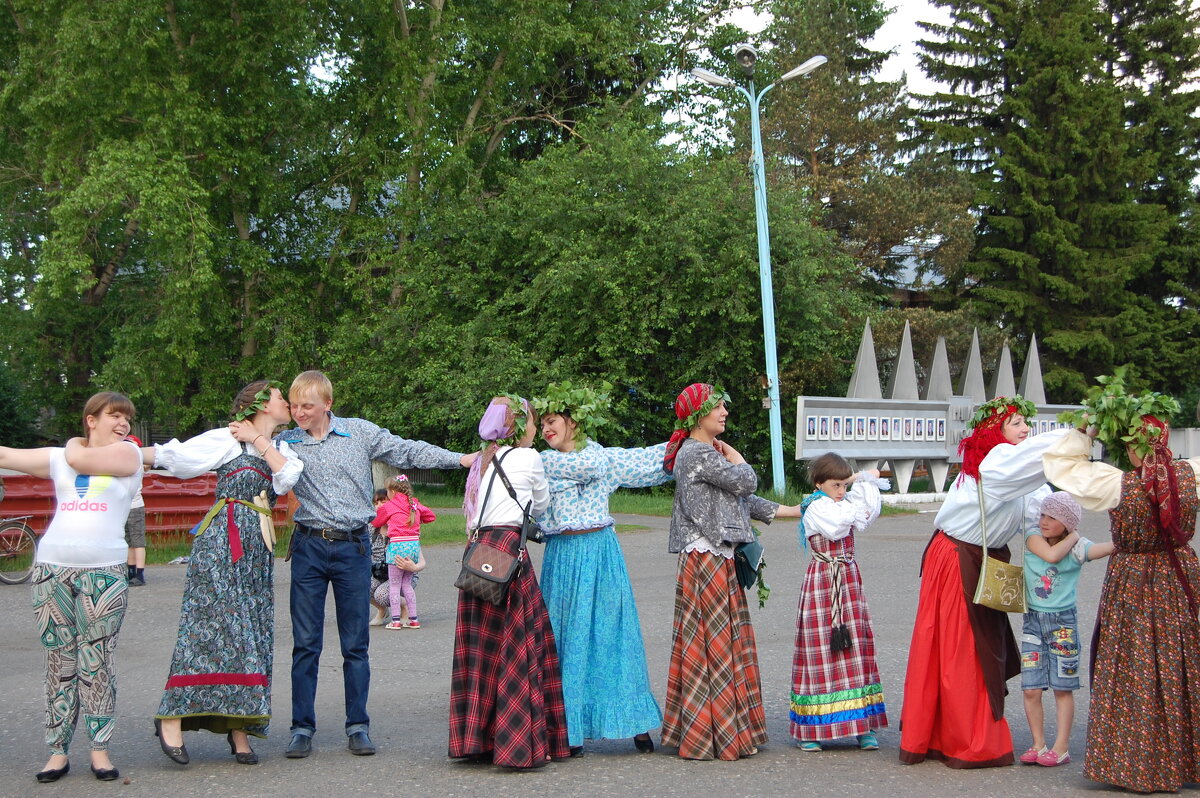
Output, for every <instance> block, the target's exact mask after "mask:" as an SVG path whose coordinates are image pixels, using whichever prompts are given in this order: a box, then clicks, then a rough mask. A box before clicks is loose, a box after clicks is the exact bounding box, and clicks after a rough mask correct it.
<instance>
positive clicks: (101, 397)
mask: <svg viewBox="0 0 1200 798" xmlns="http://www.w3.org/2000/svg"><path fill="white" fill-rule="evenodd" d="M109 410H115V411H117V412H118V413H123V414H124V415H125V416H126V417H128V418H129V420H130V421H133V416H134V414H135V413H136V410H135V409H134V407H133V402H131V401H129V397H128V396H126V395H125V394H123V393H117V392H116V391H101V392H100V393H95V394H92V396H91V398H90V399H88V400H87V403H86V404H84V406H83V437H84V438H90V437H91V430H89V429H88V423H87V420H88V416H102V415H104V413H106V412H107V411H109Z"/></svg>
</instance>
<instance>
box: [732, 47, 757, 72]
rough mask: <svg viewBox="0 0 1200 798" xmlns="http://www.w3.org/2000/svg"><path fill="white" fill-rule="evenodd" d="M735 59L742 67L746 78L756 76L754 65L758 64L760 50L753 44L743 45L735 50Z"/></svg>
mask: <svg viewBox="0 0 1200 798" xmlns="http://www.w3.org/2000/svg"><path fill="white" fill-rule="evenodd" d="M733 58H734V60H735V61H737V62H738V64H740V65H741V67H742V71H743V72H745V73H746V77H750V76H752V75H753V74H754V65H755V63H757V62H758V50H756V49H755V48H754V45H752V44H746V43H742V44H739V45H736V46H735V47H734V48H733Z"/></svg>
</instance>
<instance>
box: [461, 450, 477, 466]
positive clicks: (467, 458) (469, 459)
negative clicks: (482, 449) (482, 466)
mask: <svg viewBox="0 0 1200 798" xmlns="http://www.w3.org/2000/svg"><path fill="white" fill-rule="evenodd" d="M478 459H479V452H467V453H466V454H464V455H463V456H462V457H460V458H458V462H459V464H460V465H461V466H462V467H463V468H470V467H471V466H472V465H474V464H475V461H476V460H478Z"/></svg>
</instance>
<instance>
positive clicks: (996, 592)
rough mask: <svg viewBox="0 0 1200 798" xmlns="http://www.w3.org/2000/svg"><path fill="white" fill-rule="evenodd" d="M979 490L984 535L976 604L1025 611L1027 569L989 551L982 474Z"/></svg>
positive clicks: (1005, 610)
mask: <svg viewBox="0 0 1200 798" xmlns="http://www.w3.org/2000/svg"><path fill="white" fill-rule="evenodd" d="M975 487H976V488H977V493H978V494H979V531H980V534H981V535H982V537H983V562H982V563H980V566H979V584H978V585H977V586H976V588H975V598H974V599H972V600H973V601H974V602H975V603H976V604H982V605H983V606H985V607H991V608H992V609H993V610H999V611H1000V612H1020V613H1024V612H1025V569H1024V568H1023V567H1021V566H1019V565H1013V564H1012V563H1007V562H1004V561H1003V560H997V559H996V558H995V557H991V556H989V555H988V545H987V513H986V512H984V508H983V477H982V476H981V477H980V478H979V479H978V480H976V481H975Z"/></svg>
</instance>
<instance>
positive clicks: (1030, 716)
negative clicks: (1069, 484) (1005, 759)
mask: <svg viewBox="0 0 1200 798" xmlns="http://www.w3.org/2000/svg"><path fill="white" fill-rule="evenodd" d="M1082 515H1083V511H1082V510H1081V509H1080V507H1079V503H1078V502H1077V501H1075V499H1074V498H1073V497H1072V496H1071V494H1069V493H1066V492H1064V491H1058V492H1057V493H1051V494H1050V495H1048V496H1047V497H1046V498H1045V499H1043V500H1042V508H1041V518H1040V519H1039V521H1038V525H1037V526H1036V527H1034V528H1032V529H1027V530H1026V531H1025V603H1026V605H1027V610H1026V612H1025V619H1024V626H1023V627H1022V630H1021V689H1022V690H1024V691H1025V718H1026V719H1027V720H1028V721H1029V730H1030V731H1031V732H1033V745H1032V746H1030V747H1029V750H1028V751H1026V752H1025V753H1023V754H1021V762H1022V764H1025V765H1042V766H1044V767H1055V766H1056V765H1065V764H1067V763H1068V762H1070V761H1071V755H1070V753H1068V752H1067V744H1068V743H1069V742H1070V740H1071V722H1072V720H1073V719H1074V716H1075V694H1074V692H1073V691H1075V690H1078V689H1079V662H1080V657H1079V650H1080V642H1079V626H1078V622H1077V621H1076V618H1075V587H1076V585H1077V584H1078V583H1079V570H1080V568H1081V567H1082V565H1083V564H1084V563H1085V562H1087V561H1088V560H1098V559H1100V558H1101V557H1107V556H1108V555H1110V554H1112V551H1113V544H1111V543H1093V542H1092V541H1090V540H1088V539H1087V538H1085V537H1080V535H1079V532H1078V531H1077V530H1078V528H1079V521H1080V518H1081V517H1082ZM1047 689H1052V690H1054V706H1055V709H1056V712H1055V714H1056V716H1057V720H1058V729H1057V737H1056V738H1055V740H1054V746H1053V747H1052V748H1047V747H1046V737H1045V731H1044V729H1043V720H1044V718H1043V714H1042V693H1043V692H1045V691H1046V690H1047Z"/></svg>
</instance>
